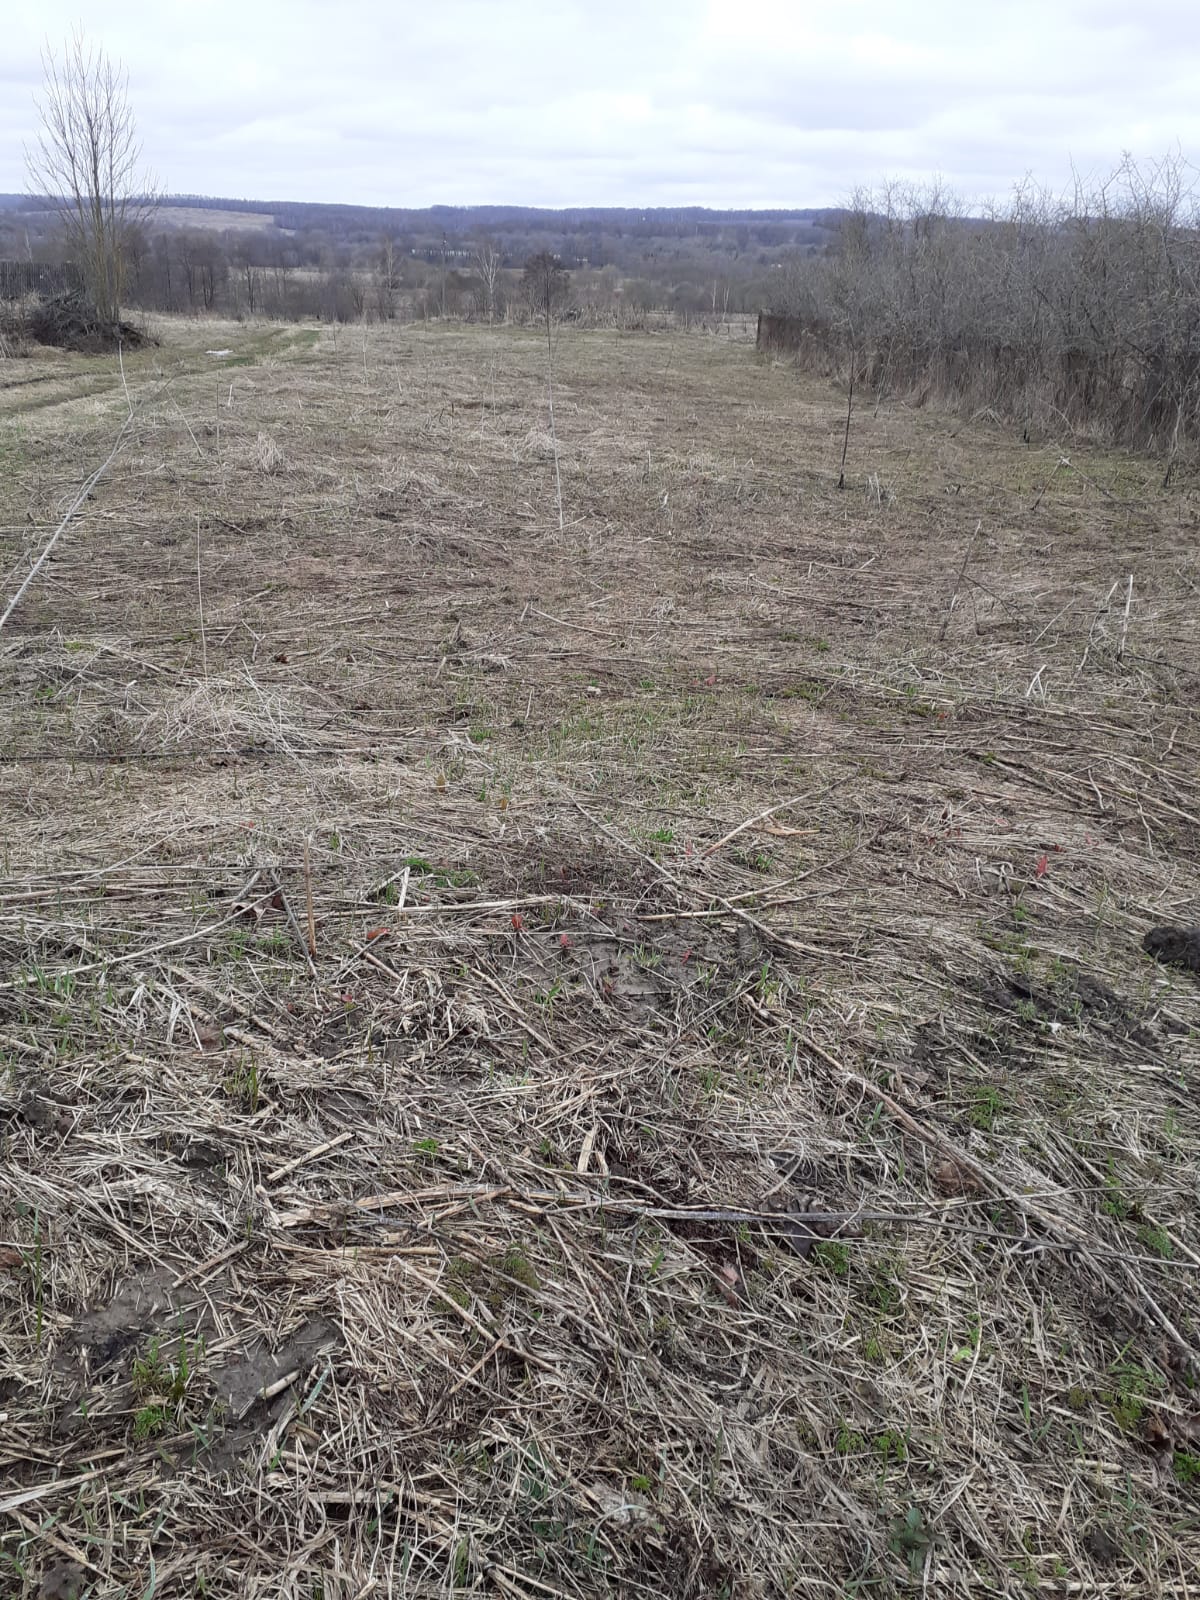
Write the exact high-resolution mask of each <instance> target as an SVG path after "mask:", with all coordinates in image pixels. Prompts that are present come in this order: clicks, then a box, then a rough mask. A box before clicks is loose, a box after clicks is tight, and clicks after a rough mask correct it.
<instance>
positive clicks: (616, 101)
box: [0, 0, 1200, 206]
mask: <svg viewBox="0 0 1200 1600" xmlns="http://www.w3.org/2000/svg"><path fill="white" fill-rule="evenodd" d="M3 9H4V13H5V15H4V22H3V43H2V44H0V190H4V191H11V190H22V189H23V188H24V187H25V167H24V156H23V149H24V146H25V144H26V143H27V142H28V140H29V139H30V137H31V135H32V133H33V131H34V127H35V113H34V108H33V98H34V94H35V92H36V90H37V87H38V84H39V81H40V77H41V66H40V60H39V56H40V51H41V48H42V46H43V43H44V42H45V40H46V39H47V37H48V38H49V39H50V40H52V41H57V40H60V39H61V38H62V37H63V36H64V34H65V33H66V32H67V31H68V30H69V29H70V27H71V26H72V24H73V22H74V21H75V20H77V19H78V18H79V17H80V16H81V15H82V19H83V25H84V27H85V29H86V30H87V32H88V33H89V35H90V36H91V37H92V38H94V39H95V40H96V41H97V42H99V43H102V44H103V45H104V46H105V48H106V49H107V50H108V51H109V52H110V53H111V54H113V55H115V56H119V57H120V58H121V59H122V60H123V61H124V62H125V64H126V65H127V67H128V69H129V77H130V95H131V98H132V102H133V106H134V110H135V112H136V115H137V118H138V123H139V127H140V131H141V135H142V140H143V145H144V149H145V155H146V159H147V162H148V164H149V165H150V166H151V167H152V168H153V170H154V171H155V173H156V174H157V175H158V177H159V179H160V180H161V181H162V183H163V184H164V185H165V187H166V188H167V190H168V191H169V192H171V193H175V194H180V193H200V194H208V195H223V196H234V197H245V198H258V199H280V200H282V199H296V200H333V201H349V202H360V203H366V204H373V205H389V204H390V205H401V206H423V205H430V204H434V203H438V202H445V203H450V204H470V203H486V202H495V203H512V204H527V205H548V206H560V205H635V206H636V205H712V206H805V205H824V204H837V203H838V202H840V201H842V200H844V199H845V198H846V197H847V195H848V193H849V192H850V191H851V190H852V189H853V188H854V187H855V186H856V185H858V184H862V183H873V182H875V181H877V180H879V179H880V178H882V177H884V176H891V177H900V178H908V177H923V176H928V175H929V174H931V173H934V172H938V173H941V174H942V175H943V176H944V177H945V178H946V179H947V180H948V181H949V182H950V183H951V184H952V185H953V186H954V187H956V188H957V189H958V190H960V191H961V192H962V193H963V194H964V195H965V196H967V197H968V198H979V197H981V196H987V195H997V196H999V195H1003V194H1005V193H1007V192H1008V190H1009V188H1010V187H1011V185H1012V183H1013V181H1014V180H1016V179H1019V178H1021V177H1022V176H1023V175H1024V174H1026V173H1032V174H1033V175H1034V177H1035V178H1037V179H1039V180H1041V181H1043V182H1045V183H1047V184H1049V185H1051V186H1052V187H1056V188H1057V187H1061V186H1062V185H1063V184H1065V182H1066V181H1067V179H1068V176H1069V174H1070V171H1071V168H1072V165H1074V167H1075V168H1076V169H1078V170H1080V171H1082V172H1083V173H1084V174H1093V173H1098V172H1100V171H1106V170H1107V169H1108V168H1109V167H1110V166H1111V165H1113V164H1114V163H1115V162H1116V160H1117V159H1118V158H1119V157H1120V155H1121V153H1122V151H1124V150H1130V151H1132V152H1133V153H1135V154H1137V155H1141V156H1156V155H1162V154H1163V153H1164V152H1166V151H1167V150H1168V149H1169V148H1173V147H1182V150H1183V153H1184V154H1185V155H1186V156H1188V157H1190V158H1191V159H1193V160H1197V161H1200V5H1197V3H1196V0H1122V3H1116V0H1086V3H1075V0H976V3H974V4H972V3H970V0H946V3H943V0H909V3H907V4H905V3H904V0H823V3H822V4H820V5H816V4H812V3H809V0H556V3H554V0H420V3H415V4H414V3H412V0H337V3H333V0H200V3H195V0H105V3H104V5H103V6H93V7H89V6H88V5H87V4H86V3H85V0H70V3H61V0H41V3H40V4H39V5H37V6H33V5H24V6H19V7H18V6H17V5H16V3H15V0H8V3H7V4H5V5H4V7H3ZM90 10H91V11H93V12H94V16H95V19H96V20H95V21H93V20H92V19H91V18H90V17H89V15H88V13H89V11H90Z"/></svg>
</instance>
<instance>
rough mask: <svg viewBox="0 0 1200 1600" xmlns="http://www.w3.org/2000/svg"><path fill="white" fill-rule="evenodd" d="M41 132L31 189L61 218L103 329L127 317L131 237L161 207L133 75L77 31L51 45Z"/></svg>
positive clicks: (32, 159)
mask: <svg viewBox="0 0 1200 1600" xmlns="http://www.w3.org/2000/svg"><path fill="white" fill-rule="evenodd" d="M42 65H43V70H44V81H43V86H42V97H41V100H40V102H39V103H38V111H39V114H40V118H41V132H40V134H39V136H38V139H37V143H36V144H35V145H34V146H33V147H32V148H30V149H28V150H26V153H25V160H26V166H27V169H28V173H29V184H30V189H31V191H32V192H33V193H34V194H35V195H36V196H38V197H45V198H46V199H48V200H49V201H50V202H51V204H52V205H53V206H54V208H55V210H56V211H57V212H58V215H59V217H60V219H61V223H62V226H63V229H64V232H65V234H66V239H67V244H68V247H69V249H70V251H71V254H72V255H73V257H74V260H75V265H76V266H77V267H78V268H79V270H80V272H81V273H82V275H83V280H84V283H85V285H86V287H87V291H88V294H89V295H90V297H91V299H92V302H93V304H94V307H95V310H96V314H97V318H98V320H99V322H100V324H101V326H102V327H107V328H109V329H113V328H115V327H116V326H117V324H118V322H119V321H120V314H121V300H122V295H123V291H124V288H125V265H126V255H125V251H126V243H127V240H128V237H129V234H130V232H131V230H132V229H133V228H134V227H135V226H136V225H137V224H139V223H143V222H145V220H146V218H147V216H148V214H149V212H150V211H151V210H152V209H153V205H154V185H153V183H152V182H151V181H150V180H149V178H148V177H147V176H146V174H145V173H144V172H143V170H142V166H141V157H142V148H141V144H140V143H139V141H138V137H137V127H136V124H135V122H134V117H133V111H132V109H131V107H130V104H129V93H128V91H129V78H128V74H127V73H126V72H125V71H124V69H123V68H122V67H121V66H120V65H119V63H116V62H114V61H113V60H112V59H111V58H110V57H109V56H108V55H107V54H106V53H105V51H104V50H103V49H101V48H99V47H97V46H93V45H90V44H88V43H87V41H86V40H85V39H84V37H83V34H82V33H80V32H76V33H75V34H73V35H72V37H71V39H70V40H69V41H68V42H67V44H66V45H65V46H64V48H63V53H62V56H61V59H60V58H59V57H58V56H56V55H55V54H54V52H53V51H52V50H50V49H49V48H47V50H46V51H45V52H44V54H43V57H42Z"/></svg>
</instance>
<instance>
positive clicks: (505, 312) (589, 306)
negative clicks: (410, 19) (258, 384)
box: [0, 196, 836, 322]
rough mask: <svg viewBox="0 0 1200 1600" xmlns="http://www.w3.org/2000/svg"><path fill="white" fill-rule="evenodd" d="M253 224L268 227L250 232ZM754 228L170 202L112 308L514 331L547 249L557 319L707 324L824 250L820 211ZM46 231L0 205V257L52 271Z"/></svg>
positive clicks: (651, 215)
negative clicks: (236, 219) (554, 266)
mask: <svg viewBox="0 0 1200 1600" xmlns="http://www.w3.org/2000/svg"><path fill="white" fill-rule="evenodd" d="M6 198H8V199H9V200H10V203H9V204H7V205H5V204H4V203H3V202H4V200H5V199H6ZM185 206H186V208H187V210H186V212H184V211H183V208H184V207H185ZM202 212H221V213H223V214H224V216H225V217H229V216H231V215H233V216H236V215H239V214H241V215H245V216H246V218H247V226H246V227H245V228H244V229H242V228H237V227H233V228H225V229H220V230H218V229H216V228H208V227H204V226H197V225H194V224H193V223H190V222H189V223H188V224H187V225H184V226H179V225H178V222H177V219H178V220H182V218H183V216H186V215H187V214H188V213H190V214H191V215H192V216H195V215H196V214H197V213H202ZM181 213H182V215H181ZM264 213H268V214H270V216H271V217H272V219H273V225H271V226H267V227H263V226H261V225H256V224H257V218H259V217H261V216H262V215H263V214H264ZM752 215H753V214H739V213H724V212H715V213H685V212H675V211H670V212H662V211H647V212H635V211H595V212H584V211H579V212H541V211H535V210H531V209H526V208H520V207H478V208H470V209H467V208H450V207H433V208H431V209H429V210H426V211H420V212H417V211H398V210H383V209H378V208H368V207H349V206H315V205H296V206H288V205H282V204H268V203H264V202H258V201H240V200H237V201H235V200H211V199H205V198H203V197H199V196H174V197H172V199H171V200H170V201H167V202H163V203H161V204H160V206H159V209H158V211H157V213H156V214H155V216H154V217H153V218H151V219H148V220H143V221H142V222H141V223H140V224H138V225H135V226H131V227H129V228H128V229H127V230H126V233H125V240H124V257H125V271H124V273H123V276H122V285H123V296H124V298H125V300H126V302H127V303H128V304H129V305H130V306H133V307H139V308H142V309H144V310H152V311H171V312H183V313H186V314H194V315H203V314H206V313H208V314H214V315H221V316H233V317H269V318H283V319H293V318H320V319H323V320H327V321H343V322H345V321H354V320H358V319H360V318H380V319H392V318H405V319H410V320H411V319H414V318H416V319H421V318H425V317H434V316H443V315H444V316H452V317H471V318H478V319H482V320H491V319H494V318H512V317H514V316H518V317H519V316H521V315H523V306H524V300H523V297H522V295H521V293H520V290H519V281H520V278H521V274H522V272H523V269H524V263H525V262H526V261H527V260H528V259H529V258H530V257H531V256H534V255H538V254H540V253H543V252H545V253H548V254H550V255H552V256H553V257H555V258H556V259H557V260H559V261H560V262H561V263H562V265H563V266H564V267H565V268H566V269H567V270H568V271H569V272H570V273H571V278H572V301H573V304H572V306H570V307H568V308H567V309H568V311H574V312H576V313H577V314H579V315H581V316H585V317H594V318H597V319H600V320H605V319H613V320H621V319H624V320H631V319H633V320H636V319H637V318H639V317H645V316H647V315H649V314H651V313H670V314H672V315H673V316H675V317H680V318H683V319H685V320H690V319H704V320H707V321H712V320H716V321H720V320H722V319H723V318H726V317H728V316H730V315H733V314H736V313H739V312H747V311H753V310H756V309H757V308H758V306H759V305H761V304H762V303H763V301H764V299H765V297H767V296H768V295H769V294H770V293H771V292H772V283H771V279H772V277H773V276H778V274H779V273H780V272H781V271H782V269H783V263H784V262H785V260H787V259H788V258H789V257H790V256H791V255H793V254H794V253H796V252H797V251H799V252H801V253H804V252H811V251H816V250H819V249H824V248H826V247H827V246H828V244H829V242H830V241H831V240H832V239H833V238H834V237H835V233H834V223H835V221H836V219H835V217H834V216H833V214H830V213H820V214H817V213H795V214H780V216H779V217H776V218H774V219H773V220H770V221H762V220H761V219H755V220H747V217H748V216H752ZM489 219H491V220H493V221H494V222H495V224H496V225H495V226H487V225H486V224H487V222H488V221H489ZM196 220H197V221H198V220H199V219H198V217H197V218H196ZM54 222H55V213H54V211H53V210H51V209H50V208H48V207H47V206H46V205H45V204H44V203H39V202H36V201H30V200H28V199H25V200H22V199H21V198H20V197H0V259H5V258H7V259H19V258H24V259H28V260H30V261H61V260H62V259H63V242H62V238H61V234H60V233H59V232H58V231H57V230H56V229H55V227H54Z"/></svg>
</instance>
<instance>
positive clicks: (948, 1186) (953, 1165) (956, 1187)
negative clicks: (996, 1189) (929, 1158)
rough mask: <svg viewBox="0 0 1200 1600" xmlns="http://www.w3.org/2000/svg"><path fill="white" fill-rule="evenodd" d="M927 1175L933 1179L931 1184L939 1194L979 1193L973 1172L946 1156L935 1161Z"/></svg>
mask: <svg viewBox="0 0 1200 1600" xmlns="http://www.w3.org/2000/svg"><path fill="white" fill-rule="evenodd" d="M929 1176H930V1177H931V1178H932V1179H933V1186H934V1188H935V1189H936V1190H937V1191H938V1193H939V1194H944V1195H964V1194H979V1193H980V1184H979V1179H978V1178H976V1176H975V1174H974V1173H973V1172H969V1171H968V1170H967V1168H966V1167H963V1166H960V1165H959V1163H958V1162H957V1161H951V1160H950V1159H949V1158H946V1159H945V1160H943V1161H938V1162H935V1164H934V1165H933V1166H932V1167H931V1168H930V1172H929Z"/></svg>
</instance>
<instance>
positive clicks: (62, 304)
mask: <svg viewBox="0 0 1200 1600" xmlns="http://www.w3.org/2000/svg"><path fill="white" fill-rule="evenodd" d="M24 320H25V332H26V334H27V337H28V338H30V339H33V340H35V341H36V342H37V343H38V344H45V345H52V346H53V347H54V348H55V349H58V350H75V351H78V352H80V353H81V354H84V355H98V354H100V353H102V352H104V351H108V350H115V349H116V348H117V346H118V345H124V346H126V348H128V349H137V348H139V347H140V346H141V345H144V344H147V343H150V342H151V341H150V339H149V337H148V335H147V334H146V333H144V332H143V331H142V329H140V328H138V327H135V326H134V325H133V323H131V322H121V321H117V322H112V321H110V320H109V319H108V318H106V317H101V316H100V315H99V313H98V312H97V311H96V308H95V306H94V305H93V304H92V303H91V301H90V300H89V299H88V298H87V296H86V295H83V294H80V293H79V292H78V291H76V290H71V289H68V290H64V291H62V292H61V293H59V294H50V295H41V296H38V297H36V298H35V299H33V300H31V301H30V303H29V305H28V308H27V310H26V312H25V319H24Z"/></svg>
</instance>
